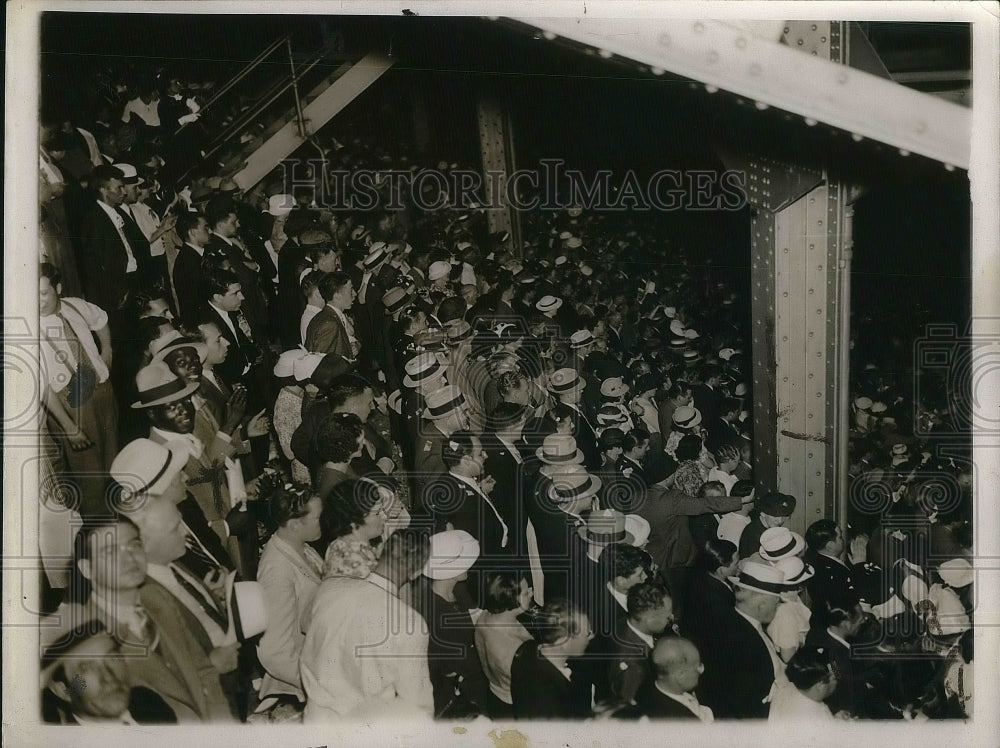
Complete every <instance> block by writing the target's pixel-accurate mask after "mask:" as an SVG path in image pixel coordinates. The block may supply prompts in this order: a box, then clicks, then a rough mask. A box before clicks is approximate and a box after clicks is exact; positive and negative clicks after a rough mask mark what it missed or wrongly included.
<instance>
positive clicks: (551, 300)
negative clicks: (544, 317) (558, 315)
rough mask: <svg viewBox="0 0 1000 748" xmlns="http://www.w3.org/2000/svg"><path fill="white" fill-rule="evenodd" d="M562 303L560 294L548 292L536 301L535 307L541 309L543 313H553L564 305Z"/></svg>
mask: <svg viewBox="0 0 1000 748" xmlns="http://www.w3.org/2000/svg"><path fill="white" fill-rule="evenodd" d="M562 304H563V302H562V299H560V298H559V297H558V296H552V295H550V294H546V295H545V296H543V297H542V298H540V299H539V300H538V301H536V302H535V309H537V310H538V311H540V312H541V313H542V314H552V313H555V312H556V311H557V310H558V309H559V307H561V306H562Z"/></svg>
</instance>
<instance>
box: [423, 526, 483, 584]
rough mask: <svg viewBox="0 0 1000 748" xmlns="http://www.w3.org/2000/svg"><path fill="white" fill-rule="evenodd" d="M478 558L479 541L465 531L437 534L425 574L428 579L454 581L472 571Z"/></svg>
mask: <svg viewBox="0 0 1000 748" xmlns="http://www.w3.org/2000/svg"><path fill="white" fill-rule="evenodd" d="M478 558H479V541H478V540H476V539H475V538H474V537H472V535H470V534H469V533H467V532H466V531H465V530H446V531H445V532H439V533H435V534H434V535H431V555H430V558H428V559H427V563H426V564H424V570H423V574H424V576H425V577H427V578H428V579H454V578H455V577H457V576H459V575H460V574H463V573H465V572H467V571H468V570H469V569H471V568H472V565H473V564H474V563H476V559H478Z"/></svg>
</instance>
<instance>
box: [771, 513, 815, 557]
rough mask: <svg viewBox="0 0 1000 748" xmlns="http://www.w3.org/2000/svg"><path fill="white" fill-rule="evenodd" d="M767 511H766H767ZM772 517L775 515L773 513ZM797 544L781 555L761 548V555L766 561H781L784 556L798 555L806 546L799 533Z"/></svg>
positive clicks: (796, 539) (796, 538)
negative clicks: (772, 553)
mask: <svg viewBox="0 0 1000 748" xmlns="http://www.w3.org/2000/svg"><path fill="white" fill-rule="evenodd" d="M765 513H766V512H765ZM771 516H772V517H773V516H774V515H771ZM794 540H795V545H794V546H793V547H792V548H791V549H790V550H788V551H786V552H784V553H782V554H781V555H780V556H772V555H771V554H770V553H768V552H767V551H766V550H764V549H763V548H762V549H760V557H761V558H763V559H765V560H766V561H780V560H781V559H783V558H789V557H790V556H798V555H799V554H800V553H801V552H802V551H803V549H804V548H805V547H806V541H805V539H804V538H803V537H802V536H801V535H797V536H796V537H795V538H794Z"/></svg>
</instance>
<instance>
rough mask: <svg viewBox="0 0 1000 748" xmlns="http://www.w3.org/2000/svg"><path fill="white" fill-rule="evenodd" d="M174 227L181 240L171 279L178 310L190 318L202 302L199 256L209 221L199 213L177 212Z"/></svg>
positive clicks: (183, 315) (206, 241) (200, 261)
mask: <svg viewBox="0 0 1000 748" xmlns="http://www.w3.org/2000/svg"><path fill="white" fill-rule="evenodd" d="M175 229H176V231H177V235H178V236H179V237H180V238H181V241H183V242H184V244H182V245H181V248H180V249H179V250H178V252H177V258H176V259H175V260H174V268H173V272H172V273H171V279H172V280H173V286H174V297H175V298H176V299H177V311H178V314H179V315H180V318H181V319H182V320H184V321H185V322H190V321H191V320H192V319H193V317H194V316H195V315H197V314H198V313H199V312H200V311H201V308H202V306H203V305H204V303H205V301H204V300H205V295H204V290H203V285H204V277H203V273H202V258H203V257H204V256H205V247H206V245H207V244H208V242H209V238H210V234H209V231H208V221H206V220H205V217H204V216H202V215H201V214H199V213H190V212H182V213H181V214H180V215H178V216H177V225H176V226H175Z"/></svg>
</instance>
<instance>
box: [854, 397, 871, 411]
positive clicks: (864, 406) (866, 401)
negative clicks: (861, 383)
mask: <svg viewBox="0 0 1000 748" xmlns="http://www.w3.org/2000/svg"><path fill="white" fill-rule="evenodd" d="M854 407H855V408H857V409H858V410H868V409H869V408H871V407H872V399H871V398H870V397H864V396H861V397H858V398H855V399H854Z"/></svg>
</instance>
